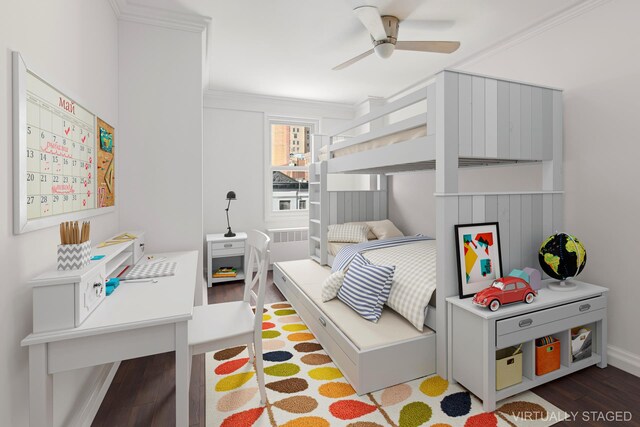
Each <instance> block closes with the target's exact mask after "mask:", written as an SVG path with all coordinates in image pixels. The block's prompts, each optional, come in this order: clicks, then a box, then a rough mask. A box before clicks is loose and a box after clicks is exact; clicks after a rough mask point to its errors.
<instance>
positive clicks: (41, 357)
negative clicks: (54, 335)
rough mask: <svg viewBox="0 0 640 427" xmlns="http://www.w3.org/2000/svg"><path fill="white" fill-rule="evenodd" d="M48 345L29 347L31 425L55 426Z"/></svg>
mask: <svg viewBox="0 0 640 427" xmlns="http://www.w3.org/2000/svg"><path fill="white" fill-rule="evenodd" d="M47 353H48V347H47V344H35V345H31V346H29V425H30V426H32V427H51V426H53V375H51V374H49V370H48V368H47V359H48V357H47Z"/></svg>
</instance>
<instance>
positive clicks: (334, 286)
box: [322, 270, 344, 302]
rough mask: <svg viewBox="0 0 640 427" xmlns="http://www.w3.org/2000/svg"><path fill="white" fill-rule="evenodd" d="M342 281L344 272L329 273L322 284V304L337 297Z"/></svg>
mask: <svg viewBox="0 0 640 427" xmlns="http://www.w3.org/2000/svg"><path fill="white" fill-rule="evenodd" d="M343 281H344V271H342V270H338V271H335V272H333V273H331V275H330V276H329V277H327V278H326V280H325V281H324V283H323V284H322V302H327V301H331V300H332V299H334V298H335V297H337V296H338V291H339V290H340V287H341V286H342V282H343Z"/></svg>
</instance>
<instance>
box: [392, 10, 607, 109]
mask: <svg viewBox="0 0 640 427" xmlns="http://www.w3.org/2000/svg"><path fill="white" fill-rule="evenodd" d="M610 2H611V0H584V1H582V2H580V3H577V4H574V5H571V6H568V7H566V8H564V9H562V10H560V11H558V12H555V13H553V14H550V15H547V16H545V17H544V18H542V19H540V20H538V21H537V22H535V23H533V24H531V25H530V26H528V27H526V28H524V29H522V30H520V31H518V32H516V33H515V34H512V35H510V36H508V37H505V38H504V39H502V40H499V41H498V42H496V43H494V44H492V45H490V46H488V47H486V48H484V49H482V50H479V51H477V52H475V53H473V54H471V55H469V56H466V57H464V58H462V59H461V60H459V61H458V62H455V63H453V64H451V65H449V66H447V68H446V69H451V70H453V71H458V70H455V69H456V68H458V69H460V68H464V67H467V66H470V65H473V64H475V63H478V62H480V61H482V60H484V59H486V58H489V57H491V56H493V55H496V54H497V53H499V52H501V51H504V50H507V49H509V48H512V47H514V46H517V45H519V44H521V43H524V42H525V41H527V40H529V39H531V38H533V37H536V36H538V35H540V34H542V33H544V32H546V31H549V30H551V29H552V28H555V27H557V26H558V25H560V24H563V23H565V22H568V21H571V20H572V19H575V18H577V17H579V16H581V15H584V14H585V13H587V12H590V11H591V10H593V9H595V8H597V7H600V6H602V5H604V4H607V3H610ZM432 80H433V76H429V77H427V78H425V79H421V80H419V81H418V82H416V83H414V84H412V85H410V86H407V87H406V88H404V89H402V90H401V91H398V92H396V93H394V94H393V95H390V96H389V97H387V99H393V98H395V97H397V96H399V95H402V94H404V93H407V92H410V91H413V90H416V89H418V88H420V87H422V86H424V85H426V84H427V83H428V82H430V81H432Z"/></svg>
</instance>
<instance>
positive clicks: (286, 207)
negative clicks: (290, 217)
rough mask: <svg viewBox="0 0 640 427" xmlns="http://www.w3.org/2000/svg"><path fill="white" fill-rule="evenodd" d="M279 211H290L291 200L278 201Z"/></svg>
mask: <svg viewBox="0 0 640 427" xmlns="http://www.w3.org/2000/svg"><path fill="white" fill-rule="evenodd" d="M279 209H280V210H281V211H288V210H289V209H291V200H280V201H279Z"/></svg>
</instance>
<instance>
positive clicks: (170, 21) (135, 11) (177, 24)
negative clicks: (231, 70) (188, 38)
mask: <svg viewBox="0 0 640 427" xmlns="http://www.w3.org/2000/svg"><path fill="white" fill-rule="evenodd" d="M109 4H110V5H111V8H112V9H113V12H114V13H115V15H116V17H117V18H118V20H121V21H130V22H138V23H141V24H148V25H155V26H157V27H163V28H169V29H172V30H181V31H190V32H194V33H202V32H204V31H206V30H207V28H208V27H209V24H210V22H211V18H210V17H208V16H202V15H198V14H195V13H185V12H177V11H173V10H167V9H162V8H158V7H153V6H145V5H140V4H135V3H132V2H131V1H129V0H109Z"/></svg>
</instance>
